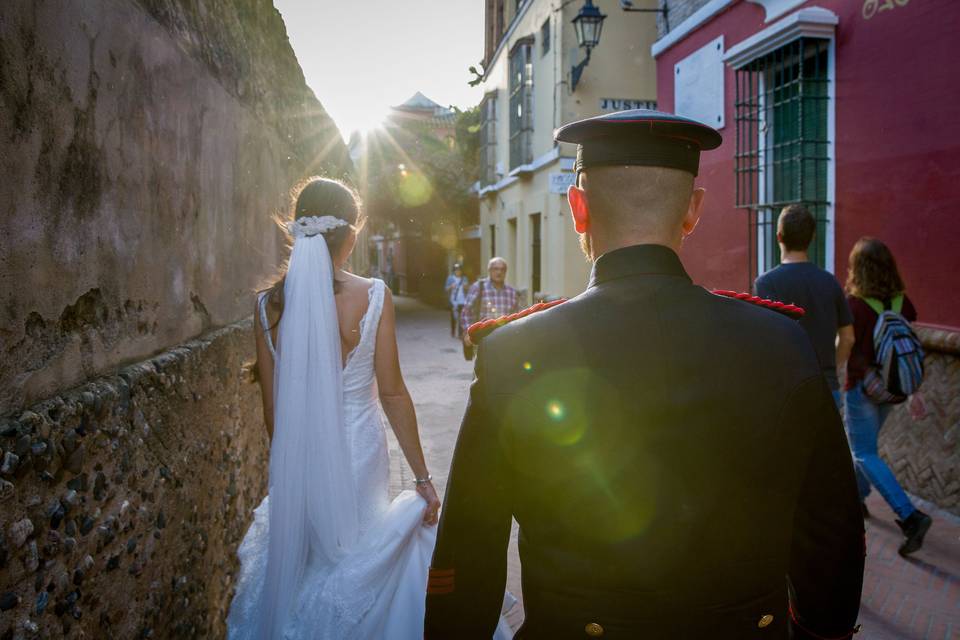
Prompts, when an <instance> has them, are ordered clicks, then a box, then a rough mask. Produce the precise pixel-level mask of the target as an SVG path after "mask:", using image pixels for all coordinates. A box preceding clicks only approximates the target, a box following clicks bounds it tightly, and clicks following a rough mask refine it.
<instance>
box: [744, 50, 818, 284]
mask: <svg viewBox="0 0 960 640" xmlns="http://www.w3.org/2000/svg"><path fill="white" fill-rule="evenodd" d="M829 46H830V41H829V40H827V39H824V38H810V37H802V38H799V39H797V40H794V41H793V42H790V43H789V44H787V45H785V46H783V47H780V48H779V49H775V50H773V51H771V52H769V53H766V54H764V55H762V56H761V57H759V58H756V59H755V60H752V61H750V62H749V63H747V64H746V65H744V66H742V67H740V68H738V69H737V72H736V102H735V116H736V126H737V141H736V166H735V172H736V183H737V185H736V186H737V189H736V191H737V206H738V207H743V208H746V209H749V210H750V214H751V217H750V239H749V245H748V246H749V247H750V252H749V254H750V263H751V264H750V269H751V276H753V274H754V271H753V269H754V268H756V272H757V273H760V272H763V271H766V270H768V269H771V268H772V267H774V266H776V265H777V264H779V262H780V252H779V249H778V247H777V230H776V227H777V216H778V215H779V214H780V210H781V209H782V208H783V207H784V206H786V205H788V204H793V203H803V204H805V205H806V206H807V208H809V209H810V212H811V213H812V214H813V215H814V218H815V219H816V221H817V235H816V238H815V239H814V242H813V244H812V245H811V246H810V259H811V260H812V261H813V262H815V263H816V264H818V265H819V266H821V267H832V265H828V264H827V234H828V225H829V223H828V209H829V207H830V202H829V201H828V171H829V170H830V157H829V148H830V141H829V139H828V135H827V131H828V117H829V113H828V111H829V109H830V104H829V99H830V92H829V74H828V61H829ZM754 248H755V251H756V260H754V259H753V251H754Z"/></svg>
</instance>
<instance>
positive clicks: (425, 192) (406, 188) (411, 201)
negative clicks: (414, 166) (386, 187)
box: [397, 169, 433, 207]
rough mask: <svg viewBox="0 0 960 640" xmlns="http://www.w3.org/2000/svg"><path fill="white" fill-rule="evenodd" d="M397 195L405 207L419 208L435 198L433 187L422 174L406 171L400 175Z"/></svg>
mask: <svg viewBox="0 0 960 640" xmlns="http://www.w3.org/2000/svg"><path fill="white" fill-rule="evenodd" d="M397 195H398V196H399V198H400V202H401V203H402V204H403V205H404V206H405V207H419V206H421V205H424V204H426V203H427V202H429V201H430V198H431V197H433V185H432V184H430V180H429V179H428V178H427V177H426V176H425V175H423V174H422V173H419V172H413V171H409V170H406V169H405V170H403V171H401V174H400V182H399V184H398V185H397Z"/></svg>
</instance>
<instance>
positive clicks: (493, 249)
mask: <svg viewBox="0 0 960 640" xmlns="http://www.w3.org/2000/svg"><path fill="white" fill-rule="evenodd" d="M496 257H497V225H495V224H492V225H490V258H491V259H492V258H496Z"/></svg>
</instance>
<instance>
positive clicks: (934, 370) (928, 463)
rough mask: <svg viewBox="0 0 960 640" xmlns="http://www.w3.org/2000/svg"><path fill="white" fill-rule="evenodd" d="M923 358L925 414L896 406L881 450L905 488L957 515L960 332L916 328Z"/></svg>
mask: <svg viewBox="0 0 960 640" xmlns="http://www.w3.org/2000/svg"><path fill="white" fill-rule="evenodd" d="M918 333H919V334H920V338H921V340H922V341H923V345H924V349H925V350H926V352H927V357H926V359H925V361H924V366H925V372H924V381H923V386H922V388H921V391H922V392H923V397H924V400H925V404H926V408H927V415H926V416H925V417H924V418H923V419H921V420H914V419H913V418H912V417H911V416H910V412H909V410H908V408H907V406H906V404H904V405H900V406H898V407H897V408H896V409H894V411H893V413H892V414H891V415H890V417H889V418H888V420H887V423H886V424H884V426H883V430H882V431H881V432H880V454H881V455H882V456H883V457H884V458H885V459H886V460H887V462H888V463H889V465H890V468H891V469H893V472H894V473H895V474H896V476H897V478H898V479H899V480H900V483H901V484H902V485H903V488H904V489H906V490H907V491H909V492H910V493H912V494H914V495H917V496H920V497H921V498H923V499H925V500H929V501H930V502H933V503H934V504H936V505H937V506H939V507H941V508H943V509H946V510H948V511H950V512H952V513H954V514H955V515H958V516H960V331H956V330H947V329H937V328H929V327H919V328H918Z"/></svg>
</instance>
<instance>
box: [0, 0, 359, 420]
mask: <svg viewBox="0 0 960 640" xmlns="http://www.w3.org/2000/svg"><path fill="white" fill-rule="evenodd" d="M348 166H349V158H348V156H347V151H346V147H345V145H344V144H343V142H342V140H341V139H340V136H339V134H338V133H337V131H336V129H335V127H334V126H333V124H332V122H331V121H330V119H329V118H328V117H327V115H326V113H325V112H324V110H323V108H322V107H321V106H320V103H319V102H317V100H316V98H315V97H314V96H313V94H312V92H311V91H310V90H309V89H308V88H307V87H306V85H305V84H304V80H303V74H302V72H301V70H300V67H299V65H298V64H297V61H296V58H295V56H294V54H293V51H292V49H291V48H290V45H289V42H288V41H287V37H286V31H285V28H284V26H283V21H282V19H281V17H280V15H279V14H278V13H277V11H276V10H275V9H274V8H273V6H272V3H271V2H269V0H205V1H204V2H193V1H191V0H139V1H137V2H135V1H134V0H97V2H63V1H61V0H7V1H5V2H3V3H0V175H3V180H0V415H2V414H4V413H6V412H9V411H13V410H17V409H19V408H21V407H23V406H26V405H29V404H32V403H34V402H37V401H39V400H41V399H43V398H45V397H47V396H49V395H50V394H53V393H56V392H58V391H59V390H61V389H64V388H67V387H69V386H72V385H75V384H78V383H79V382H81V381H83V380H85V379H87V378H89V377H90V376H94V375H98V374H101V373H105V372H108V371H110V370H111V369H113V368H115V367H116V366H118V365H120V364H124V363H129V362H134V361H137V360H141V359H143V358H145V357H149V356H150V355H152V354H155V353H158V352H160V351H161V350H163V349H166V348H169V347H170V346H171V345H175V344H179V343H180V342H183V341H185V340H188V339H190V338H193V337H196V336H198V335H201V334H203V333H204V332H206V331H209V330H211V329H212V328H215V327H218V326H223V325H225V324H228V323H230V322H234V321H236V320H238V319H240V318H242V317H245V316H247V315H249V314H250V312H251V310H252V308H253V296H252V291H253V289H254V288H255V287H256V286H257V285H258V284H260V283H261V282H262V281H263V280H264V278H265V277H267V276H268V275H269V274H270V273H272V272H273V271H274V270H275V269H276V268H277V266H278V264H279V263H280V262H281V261H282V257H283V240H282V236H281V234H280V233H279V231H278V230H277V228H276V227H275V225H273V223H272V221H271V216H272V214H274V213H275V212H276V211H277V210H278V209H280V208H282V207H284V206H285V205H286V202H287V194H288V191H289V189H290V187H291V186H292V185H293V184H294V183H295V182H296V181H297V180H298V179H300V178H301V177H303V176H305V175H310V174H311V173H318V172H323V173H326V174H328V175H330V174H332V175H337V176H339V175H342V173H343V172H344V171H345V170H346V169H347V168H348Z"/></svg>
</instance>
